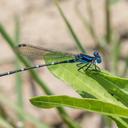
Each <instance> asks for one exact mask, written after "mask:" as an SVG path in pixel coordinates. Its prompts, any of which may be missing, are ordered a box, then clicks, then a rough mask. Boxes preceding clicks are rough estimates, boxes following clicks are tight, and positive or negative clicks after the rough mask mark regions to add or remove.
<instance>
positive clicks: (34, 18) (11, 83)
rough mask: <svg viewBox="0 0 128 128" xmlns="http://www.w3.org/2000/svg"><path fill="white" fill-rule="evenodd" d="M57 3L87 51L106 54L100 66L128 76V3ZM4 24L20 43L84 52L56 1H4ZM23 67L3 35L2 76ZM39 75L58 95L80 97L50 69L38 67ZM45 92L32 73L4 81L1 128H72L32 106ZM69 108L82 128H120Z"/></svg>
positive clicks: (0, 18)
mask: <svg viewBox="0 0 128 128" xmlns="http://www.w3.org/2000/svg"><path fill="white" fill-rule="evenodd" d="M107 1H109V2H110V3H109V5H107ZM58 3H59V5H60V7H61V9H62V10H63V12H64V15H65V17H66V18H67V19H68V21H69V22H70V24H71V25H72V27H73V29H74V31H75V33H76V35H77V37H79V39H80V42H82V43H81V45H82V46H83V48H85V49H86V48H97V49H98V50H99V51H101V54H102V56H103V58H104V62H103V64H102V65H100V67H101V68H104V69H106V70H108V71H110V72H112V73H113V74H116V75H119V76H125V77H126V76H127V65H128V52H127V51H128V42H127V39H128V13H127V8H128V1H127V0H98V1H97V0H90V1H88V0H60V1H59V2H58ZM107 9H108V10H107ZM0 24H1V25H2V26H4V29H5V30H6V31H7V33H8V34H9V36H10V37H11V38H12V39H13V41H14V40H16V41H14V42H16V43H15V45H17V44H18V43H26V44H33V45H35V46H39V47H45V48H48V49H57V50H61V51H66V52H70V51H77V52H78V51H79V49H78V47H77V45H76V43H75V41H74V39H73V37H72V34H71V33H70V31H69V30H68V27H67V26H66V24H65V21H64V19H63V17H62V16H61V15H60V13H59V10H58V9H57V7H56V5H55V3H54V1H53V0H36V1H32V0H27V1H25V0H11V1H9V0H0ZM17 34H19V35H17ZM17 37H18V38H17ZM17 42H18V43H17ZM115 42H116V43H115ZM90 54H91V53H90ZM34 63H37V64H40V63H43V61H42V60H41V61H40V60H39V61H36V62H34ZM20 67H25V66H24V65H23V64H21V63H20V62H19V61H18V60H17V59H16V56H15V54H14V52H13V50H12V49H11V48H10V46H9V45H8V43H7V41H6V40H5V38H4V37H3V36H2V35H0V73H3V72H6V71H10V70H15V69H16V68H20ZM38 75H39V76H40V77H41V79H42V80H43V82H44V83H46V84H47V86H48V88H49V89H50V90H52V92H53V93H54V94H56V95H63V94H64V95H70V96H76V97H80V96H79V95H78V94H77V93H76V92H75V91H74V90H73V89H72V88H71V87H69V86H68V85H66V84H64V83H63V82H62V81H60V80H59V79H57V78H55V77H54V76H53V75H52V74H51V73H50V72H49V71H48V69H47V68H42V69H38ZM46 94H48V93H46V92H45V91H42V87H41V86H38V84H37V83H36V82H35V81H34V80H33V78H32V77H31V75H30V74H29V73H28V72H23V73H20V74H18V75H11V76H6V77H1V78H0V128H38V127H41V128H43V127H44V128H46V127H49V128H52V127H53V128H66V127H69V126H68V125H66V124H65V123H64V121H63V120H62V118H61V116H60V114H59V113H58V110H56V109H39V108H36V107H34V106H33V105H31V104H30V102H29V99H30V98H31V97H32V96H37V95H38V96H39V95H46ZM65 110H66V111H67V113H68V114H69V115H70V117H71V118H72V119H73V120H76V121H77V122H78V124H79V125H80V127H81V128H116V126H115V124H114V122H112V121H111V120H109V119H108V118H106V117H102V116H101V115H99V114H96V113H90V112H86V111H81V110H77V109H71V108H65Z"/></svg>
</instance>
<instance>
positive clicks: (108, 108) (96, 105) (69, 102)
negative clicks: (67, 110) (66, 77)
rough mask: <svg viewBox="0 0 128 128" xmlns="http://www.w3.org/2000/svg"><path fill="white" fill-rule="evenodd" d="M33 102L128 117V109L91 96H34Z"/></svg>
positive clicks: (48, 106) (46, 105)
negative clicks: (90, 97)
mask: <svg viewBox="0 0 128 128" xmlns="http://www.w3.org/2000/svg"><path fill="white" fill-rule="evenodd" d="M30 101H31V103H32V104H33V105H35V106H37V107H41V108H53V107H60V106H68V107H73V108H78V109H84V110H89V111H92V112H99V113H102V114H104V115H109V116H120V117H124V118H128V109H127V108H125V107H119V106H117V105H114V104H111V103H106V102H103V101H99V100H97V99H89V98H83V99H82V98H74V97H69V96H39V97H35V98H32V99H31V100H30Z"/></svg>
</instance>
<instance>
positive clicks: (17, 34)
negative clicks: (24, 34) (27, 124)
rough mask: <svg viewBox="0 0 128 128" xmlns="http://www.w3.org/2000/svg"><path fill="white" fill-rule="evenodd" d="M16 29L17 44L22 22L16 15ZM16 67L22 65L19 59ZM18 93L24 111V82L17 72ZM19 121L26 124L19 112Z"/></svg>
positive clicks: (19, 103)
mask: <svg viewBox="0 0 128 128" xmlns="http://www.w3.org/2000/svg"><path fill="white" fill-rule="evenodd" d="M14 20H15V31H14V39H15V44H16V45H17V44H18V43H19V40H20V22H19V18H18V17H17V16H15V19H14ZM15 65H16V67H17V69H18V68H19V67H20V66H19V61H16V64H15ZM15 80H16V81H15V82H16V94H17V105H18V106H19V107H20V108H21V109H22V111H24V102H23V97H24V96H23V82H22V78H21V74H20V73H17V74H16V79H15ZM17 116H18V119H19V121H21V122H22V123H23V124H24V118H23V117H22V116H21V115H20V114H17ZM20 128H24V126H21V127H20Z"/></svg>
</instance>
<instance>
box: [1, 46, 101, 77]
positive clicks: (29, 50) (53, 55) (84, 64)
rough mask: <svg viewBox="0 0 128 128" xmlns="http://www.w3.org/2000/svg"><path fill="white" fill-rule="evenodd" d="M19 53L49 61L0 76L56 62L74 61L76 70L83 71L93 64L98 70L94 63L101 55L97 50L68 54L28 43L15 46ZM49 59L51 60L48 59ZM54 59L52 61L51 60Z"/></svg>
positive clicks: (68, 62) (66, 62)
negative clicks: (91, 53) (88, 52)
mask: <svg viewBox="0 0 128 128" xmlns="http://www.w3.org/2000/svg"><path fill="white" fill-rule="evenodd" d="M16 49H17V50H18V51H19V52H20V53H21V54H23V55H25V56H27V57H29V58H31V59H33V58H34V59H35V58H36V59H40V58H44V59H48V60H49V62H48V63H46V64H40V65H35V66H32V67H26V68H22V69H19V70H15V71H9V72H6V73H2V74H0V77H2V76H6V75H11V74H14V73H17V72H23V71H26V70H31V69H36V68H41V67H45V66H51V65H57V64H73V63H76V66H77V67H78V69H77V70H78V71H80V70H81V69H82V70H84V71H87V70H88V69H90V68H91V66H92V65H93V66H94V70H99V67H98V66H97V65H96V64H99V63H101V62H102V59H101V56H100V54H99V52H98V51H94V52H93V55H92V56H90V55H86V54H84V53H80V54H70V53H63V52H58V51H53V50H48V49H44V48H40V47H36V46H33V45H29V44H20V45H18V47H17V48H16ZM50 60H51V61H50ZM53 60H54V62H53Z"/></svg>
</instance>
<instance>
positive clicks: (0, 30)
mask: <svg viewBox="0 0 128 128" xmlns="http://www.w3.org/2000/svg"><path fill="white" fill-rule="evenodd" d="M0 33H1V34H2V36H3V37H4V39H5V40H6V41H7V42H8V44H9V46H10V47H11V48H12V50H13V51H14V53H15V54H16V56H17V57H18V59H19V60H20V61H21V62H23V63H24V65H25V66H27V67H29V66H30V62H28V61H27V60H26V59H25V58H24V57H23V56H21V55H20V54H18V51H16V50H15V49H14V48H15V45H14V41H13V40H12V39H11V38H10V37H9V35H8V34H7V33H6V31H5V29H4V27H3V26H2V25H1V24H0ZM30 73H31V75H32V78H33V79H34V80H35V81H36V83H38V85H39V86H40V87H41V88H42V89H43V90H44V92H45V93H46V94H47V95H52V94H53V93H52V91H51V90H50V89H49V88H48V87H47V85H46V84H45V83H44V82H43V81H42V80H41V78H40V77H39V75H38V74H37V73H36V71H34V70H30ZM57 110H58V112H59V114H60V116H61V118H62V119H63V121H64V122H65V123H66V124H67V126H68V127H69V128H71V127H70V126H72V128H79V127H78V124H77V123H76V122H74V121H73V120H72V119H71V118H70V117H69V115H68V114H67V113H66V111H65V110H64V108H62V107H59V109H58V108H57ZM62 112H63V113H65V115H64V114H63V113H62ZM69 119H70V120H69ZM67 122H68V123H67ZM69 124H70V125H69Z"/></svg>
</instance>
